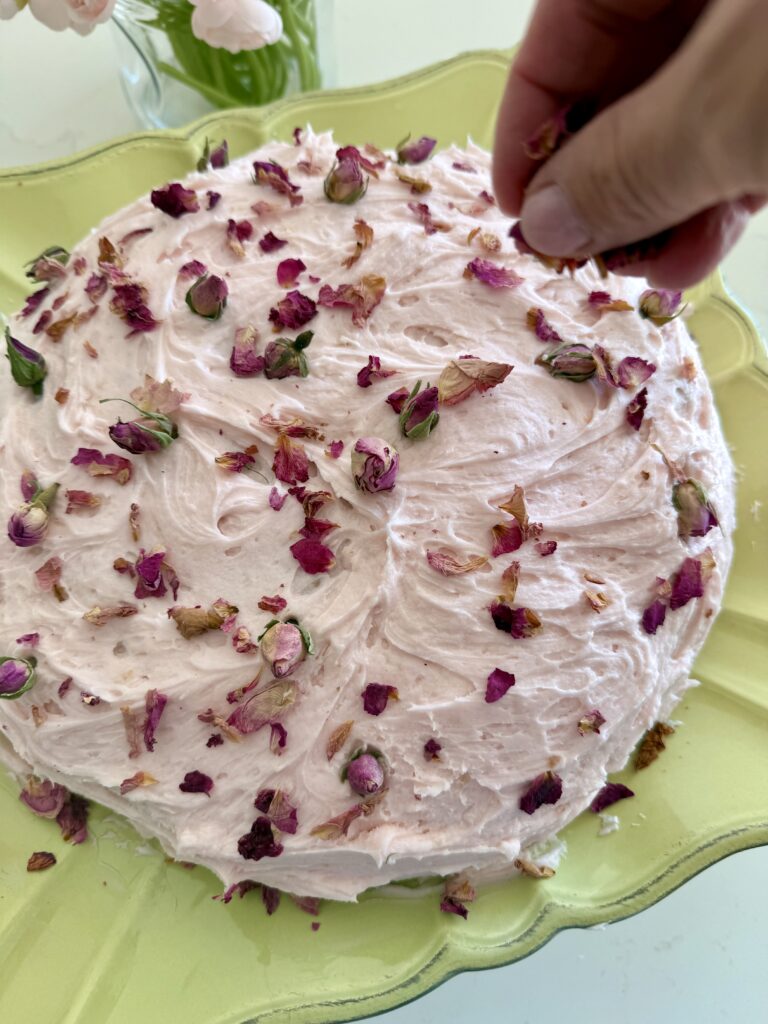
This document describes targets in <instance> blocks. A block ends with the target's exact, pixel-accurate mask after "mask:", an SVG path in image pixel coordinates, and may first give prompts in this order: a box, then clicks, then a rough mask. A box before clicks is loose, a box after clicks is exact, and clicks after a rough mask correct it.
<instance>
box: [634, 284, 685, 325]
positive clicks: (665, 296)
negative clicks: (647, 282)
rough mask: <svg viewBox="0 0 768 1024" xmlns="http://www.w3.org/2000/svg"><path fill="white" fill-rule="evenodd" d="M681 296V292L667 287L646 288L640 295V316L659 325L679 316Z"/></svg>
mask: <svg viewBox="0 0 768 1024" xmlns="http://www.w3.org/2000/svg"><path fill="white" fill-rule="evenodd" d="M682 298H683V293H682V292H676V291H670V290H669V289H667V288H658V289H654V288H648V289H646V290H645V291H644V292H643V294H642V295H641V296H640V305H639V307H638V312H639V314H640V316H641V317H643V318H647V319H648V320H651V321H652V322H653V323H654V324H656V325H657V327H661V326H663V325H664V324H666V323H669V321H670V320H674V319H675V317H678V316H680V314H681V313H682V309H681V308H680V303H681V301H682Z"/></svg>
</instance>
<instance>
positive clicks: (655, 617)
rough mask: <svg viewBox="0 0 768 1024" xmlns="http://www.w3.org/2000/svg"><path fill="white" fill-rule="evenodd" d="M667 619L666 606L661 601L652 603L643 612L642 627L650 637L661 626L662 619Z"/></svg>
mask: <svg viewBox="0 0 768 1024" xmlns="http://www.w3.org/2000/svg"><path fill="white" fill-rule="evenodd" d="M666 617H667V606H666V605H665V604H664V602H663V601H659V600H656V601H653V602H652V603H651V604H650V605H648V607H647V608H646V609H645V611H644V612H643V618H642V626H643V629H644V630H645V632H646V633H649V634H650V635H651V636H653V634H654V633H655V632H656V630H657V629H658V628H659V626H661V625H663V623H664V619H665V618H666Z"/></svg>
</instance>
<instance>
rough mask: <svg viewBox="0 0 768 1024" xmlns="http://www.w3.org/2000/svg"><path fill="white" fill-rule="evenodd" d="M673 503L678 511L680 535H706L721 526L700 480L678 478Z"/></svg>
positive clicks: (685, 536) (685, 538)
mask: <svg viewBox="0 0 768 1024" xmlns="http://www.w3.org/2000/svg"><path fill="white" fill-rule="evenodd" d="M672 504H673V506H674V507H675V510H676V511H677V532H678V536H680V537H682V538H683V539H684V540H687V539H688V538H689V537H705V536H706V535H707V533H709V531H710V530H711V529H713V528H714V527H716V526H719V525H720V524H719V522H718V518H717V513H716V512H715V509H714V507H713V506H712V503H711V502H710V500H709V498H708V497H707V494H706V492H705V490H704V488H703V487H702V486H701V484H700V483H699V481H698V480H692V479H690V478H688V479H687V480H678V481H676V483H675V484H674V486H673V487H672Z"/></svg>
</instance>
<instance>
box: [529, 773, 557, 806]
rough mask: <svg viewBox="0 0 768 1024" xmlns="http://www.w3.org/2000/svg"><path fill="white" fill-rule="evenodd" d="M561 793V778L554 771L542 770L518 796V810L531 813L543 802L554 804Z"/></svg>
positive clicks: (542, 804)
mask: <svg viewBox="0 0 768 1024" xmlns="http://www.w3.org/2000/svg"><path fill="white" fill-rule="evenodd" d="M562 795H563V780H562V779H561V778H560V776H559V775H556V774H555V772H542V773H541V775H537V776H536V778H535V779H534V780H533V781H532V782H531V783H530V785H529V786H528V789H527V790H526V791H525V793H523V795H522V796H521V797H520V810H521V811H523V812H524V813H525V814H533V812H534V811H537V810H538V809H539V807H543V806H544V804H556V803H557V801H558V800H559V799H560V797H561V796H562Z"/></svg>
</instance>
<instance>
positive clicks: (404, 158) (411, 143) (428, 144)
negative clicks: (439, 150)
mask: <svg viewBox="0 0 768 1024" xmlns="http://www.w3.org/2000/svg"><path fill="white" fill-rule="evenodd" d="M436 145H437V139H432V138H430V137H429V136H428V135H422V136H421V138H419V139H411V137H410V135H406V137H405V138H404V139H403V140H402V142H399V143H398V145H397V162H398V163H399V164H423V163H424V161H425V160H427V159H428V158H429V157H430V156H431V155H432V150H433V149H434V148H435V146H436Z"/></svg>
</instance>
